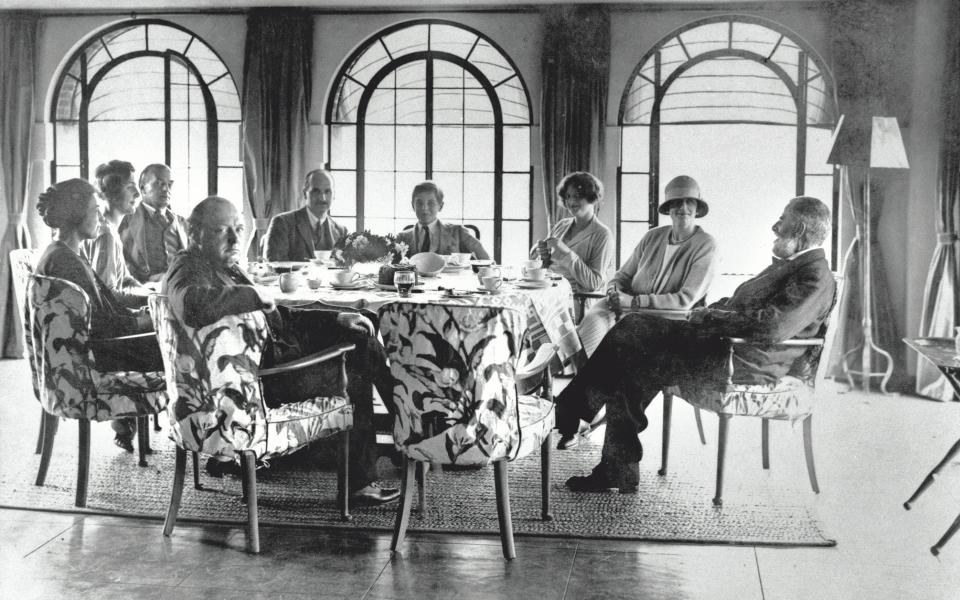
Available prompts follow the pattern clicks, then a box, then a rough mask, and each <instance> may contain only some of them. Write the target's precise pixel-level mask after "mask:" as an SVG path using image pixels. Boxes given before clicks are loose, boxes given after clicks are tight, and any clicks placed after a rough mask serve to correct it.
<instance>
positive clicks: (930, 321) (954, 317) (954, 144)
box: [917, 3, 960, 400]
mask: <svg viewBox="0 0 960 600" xmlns="http://www.w3.org/2000/svg"><path fill="white" fill-rule="evenodd" d="M947 52H948V56H947V62H946V65H945V66H944V74H943V82H944V84H943V95H942V96H941V98H942V100H941V102H942V103H943V108H942V110H943V113H942V114H943V115H944V122H943V128H942V129H941V131H943V135H942V137H941V138H940V161H939V173H938V175H939V176H938V184H939V185H938V188H939V189H938V194H937V248H936V250H934V252H933V259H932V260H931V261H930V270H929V272H928V273H927V283H926V286H925V287H924V290H923V315H922V317H921V319H920V335H921V336H935V337H954V327H957V326H958V325H960V298H958V296H957V283H958V281H960V243H958V235H957V234H958V232H960V102H958V98H960V4H957V3H954V4H953V5H952V6H951V8H950V23H949V24H948V25H947ZM917 393H919V394H922V395H924V396H931V397H933V398H940V399H943V400H949V399H950V398H952V397H953V389H952V388H951V387H950V384H949V383H947V381H946V379H944V378H943V377H942V376H941V375H940V372H939V371H938V370H937V368H936V367H934V366H933V365H931V364H930V362H929V361H927V360H926V359H925V358H923V357H918V359H917Z"/></svg>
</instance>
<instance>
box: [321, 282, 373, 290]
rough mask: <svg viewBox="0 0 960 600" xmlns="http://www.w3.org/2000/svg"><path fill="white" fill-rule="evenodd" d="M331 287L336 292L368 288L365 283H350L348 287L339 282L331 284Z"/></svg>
mask: <svg viewBox="0 0 960 600" xmlns="http://www.w3.org/2000/svg"><path fill="white" fill-rule="evenodd" d="M330 287H332V288H333V289H335V290H359V289H362V288H364V287H366V285H365V284H363V283H348V284H346V285H344V284H342V283H337V282H331V283H330Z"/></svg>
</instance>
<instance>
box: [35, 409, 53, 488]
mask: <svg viewBox="0 0 960 600" xmlns="http://www.w3.org/2000/svg"><path fill="white" fill-rule="evenodd" d="M43 414H44V417H43V421H42V422H41V428H42V430H43V432H42V434H41V436H42V438H43V449H42V453H41V454H40V468H39V469H37V481H36V484H37V485H43V482H44V481H46V479H47V468H49V467H50V457H51V456H52V455H53V439H54V438H55V437H56V436H57V426H58V425H59V421H58V419H57V417H55V416H54V415H50V414H47V412H46V411H44V412H43Z"/></svg>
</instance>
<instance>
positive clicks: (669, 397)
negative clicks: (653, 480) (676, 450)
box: [657, 390, 673, 477]
mask: <svg viewBox="0 0 960 600" xmlns="http://www.w3.org/2000/svg"><path fill="white" fill-rule="evenodd" d="M662 393H663V436H662V441H661V445H660V470H659V471H657V475H660V476H661V477H662V476H664V475H666V474H667V456H668V454H669V453H670V418H671V417H672V416H673V394H672V393H670V392H668V391H667V390H663V392H662Z"/></svg>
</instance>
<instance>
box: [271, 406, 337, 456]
mask: <svg viewBox="0 0 960 600" xmlns="http://www.w3.org/2000/svg"><path fill="white" fill-rule="evenodd" d="M352 427H353V404H351V403H350V401H349V400H348V399H347V398H344V397H343V396H331V397H317V398H313V399H310V400H304V401H303V402H296V403H292V404H284V405H282V406H280V407H279V408H271V409H268V410H267V442H266V443H267V446H266V451H265V453H264V455H263V456H262V458H271V457H274V456H281V455H284V454H289V453H291V452H294V451H296V450H298V449H300V448H302V447H303V446H305V445H307V444H309V443H310V442H312V441H315V440H320V439H323V438H325V437H329V436H331V435H335V434H337V433H340V432H341V431H345V430H347V429H351V428H352Z"/></svg>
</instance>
